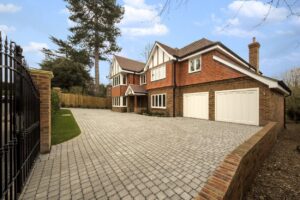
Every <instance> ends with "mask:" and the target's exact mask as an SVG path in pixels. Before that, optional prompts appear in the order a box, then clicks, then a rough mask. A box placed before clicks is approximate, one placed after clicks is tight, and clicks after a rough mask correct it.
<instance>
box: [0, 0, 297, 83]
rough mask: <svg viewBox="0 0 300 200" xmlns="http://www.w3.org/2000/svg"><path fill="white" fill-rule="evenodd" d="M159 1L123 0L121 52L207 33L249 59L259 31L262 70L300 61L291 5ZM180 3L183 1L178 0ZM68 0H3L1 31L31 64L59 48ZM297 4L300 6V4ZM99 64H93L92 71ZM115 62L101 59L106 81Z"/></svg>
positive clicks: (179, 43) (137, 54)
mask: <svg viewBox="0 0 300 200" xmlns="http://www.w3.org/2000/svg"><path fill="white" fill-rule="evenodd" d="M162 2H164V1H158V0H153V1H151V0H118V3H119V4H121V5H123V6H124V7H125V15H124V18H123V20H122V22H121V23H120V24H119V25H118V26H119V27H120V29H121V31H122V36H121V37H120V38H118V44H119V46H120V47H122V51H121V52H120V53H119V55H122V56H126V57H129V58H132V59H137V60H143V59H144V58H143V57H142V56H141V54H142V52H143V49H144V47H145V46H146V45H147V44H149V43H153V42H154V41H155V40H157V41H160V42H162V43H165V44H168V45H169V46H171V47H178V48H180V47H183V46H185V45H187V44H189V43H191V42H193V41H195V40H197V39H201V38H203V37H205V38H207V39H210V40H213V41H221V42H222V43H223V44H225V45H226V46H227V47H229V48H230V49H232V50H233V51H235V52H236V53H237V54H239V55H240V56H241V57H243V58H244V59H245V60H248V44H249V43H250V42H251V40H252V37H253V36H255V37H256V38H257V40H258V41H259V42H260V44H261V49H260V66H261V67H260V69H261V71H262V72H263V73H264V74H265V75H268V76H271V77H280V76H281V75H282V73H283V72H284V71H286V70H287V69H290V68H292V67H295V66H298V67H299V66H300V37H299V35H300V18H299V17H295V16H289V17H288V15H289V11H288V9H287V7H286V6H285V5H282V4H279V6H278V7H277V8H276V7H271V12H270V14H269V16H268V18H267V20H266V21H265V22H264V23H262V24H261V25H260V26H257V25H258V24H259V23H260V22H261V21H262V19H263V18H264V16H265V15H266V14H267V13H268V10H269V8H270V7H269V5H266V4H264V1H252V0H250V1H229V0H222V1H221V0H211V1H205V4H204V3H203V1H198V0H189V1H187V3H183V4H178V3H173V4H171V6H170V7H169V9H168V10H167V11H166V12H164V13H163V14H162V15H159V12H160V10H161V8H162ZM173 2H179V1H173ZM65 6H66V4H65V2H64V1H63V0H47V1H46V0H43V1H40V0H39V1H38V0H1V1H0V30H1V31H2V32H4V33H5V34H7V35H8V36H9V38H10V39H12V40H14V41H16V42H17V43H18V44H20V45H22V47H23V48H24V54H25V57H26V59H27V61H28V63H29V65H30V67H35V68H39V65H38V63H40V62H41V60H42V59H43V57H44V56H43V54H42V53H41V52H40V49H41V48H43V47H47V48H50V49H55V48H56V47H55V45H53V44H52V43H51V41H50V40H49V36H50V35H53V36H55V37H58V38H62V39H65V38H66V37H67V35H68V34H69V32H68V28H69V27H70V26H72V23H71V22H70V21H69V20H68V12H67V10H66V9H65ZM294 9H295V10H296V11H300V4H299V3H298V4H296V5H295V7H294ZM93 71H94V69H92V71H91V74H92V75H94V73H93ZM108 73H109V65H108V63H106V62H101V63H100V81H101V82H102V83H108V79H107V78H106V76H107V75H108Z"/></svg>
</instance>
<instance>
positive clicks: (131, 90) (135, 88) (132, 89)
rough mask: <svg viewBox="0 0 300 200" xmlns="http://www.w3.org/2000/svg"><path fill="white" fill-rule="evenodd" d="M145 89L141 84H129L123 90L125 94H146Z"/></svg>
mask: <svg viewBox="0 0 300 200" xmlns="http://www.w3.org/2000/svg"><path fill="white" fill-rule="evenodd" d="M146 94H147V91H146V90H145V88H144V87H143V86H141V85H132V84H131V85H129V86H128V87H127V90H126V92H125V96H140V95H146Z"/></svg>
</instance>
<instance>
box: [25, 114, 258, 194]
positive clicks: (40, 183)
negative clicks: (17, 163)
mask: <svg viewBox="0 0 300 200" xmlns="http://www.w3.org/2000/svg"><path fill="white" fill-rule="evenodd" d="M71 110H72V112H73V114H74V116H75V118H76V120H77V122H78V124H79V126H80V129H81V131H82V133H81V134H80V136H78V137H77V138H74V139H72V140H70V141H68V142H65V143H63V144H59V145H56V146H52V150H51V153H50V154H48V155H40V156H39V158H38V160H37V162H36V164H35V167H34V170H33V172H32V175H31V176H30V178H29V180H28V183H27V185H26V187H25V188H24V192H23V194H22V196H21V198H23V199H47V198H48V199H71V198H72V199H95V198H96V199H192V198H193V197H195V196H196V195H197V193H198V192H199V191H200V190H201V187H202V186H203V184H204V183H205V182H206V180H207V179H208V177H209V176H210V175H211V174H212V172H213V171H214V169H215V168H216V167H217V166H218V164H219V163H220V162H221V161H222V159H223V158H224V157H225V155H226V154H228V153H229V152H230V151H232V150H233V149H234V148H235V147H237V146H238V145H239V144H241V143H242V142H243V141H245V140H247V139H248V138H249V137H250V136H251V135H253V134H254V133H256V132H257V131H258V130H259V129H260V127H255V126H247V125H238V124H232V123H222V122H213V121H205V120H198V119H188V118H164V117H149V116H142V115H137V114H132V113H116V112H112V111H110V110H96V109H71Z"/></svg>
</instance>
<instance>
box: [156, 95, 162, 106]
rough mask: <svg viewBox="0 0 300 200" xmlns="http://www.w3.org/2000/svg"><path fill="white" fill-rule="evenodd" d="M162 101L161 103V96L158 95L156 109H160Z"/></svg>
mask: <svg viewBox="0 0 300 200" xmlns="http://www.w3.org/2000/svg"><path fill="white" fill-rule="evenodd" d="M161 104H162V101H161V95H158V105H157V106H158V107H161Z"/></svg>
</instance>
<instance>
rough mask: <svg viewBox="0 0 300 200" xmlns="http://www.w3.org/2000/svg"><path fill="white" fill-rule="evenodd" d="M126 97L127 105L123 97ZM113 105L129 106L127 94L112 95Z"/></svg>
mask: <svg viewBox="0 0 300 200" xmlns="http://www.w3.org/2000/svg"><path fill="white" fill-rule="evenodd" d="M124 98H125V99H126V105H124V104H123V99H124ZM112 107H127V98H126V97H125V96H117V97H112Z"/></svg>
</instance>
